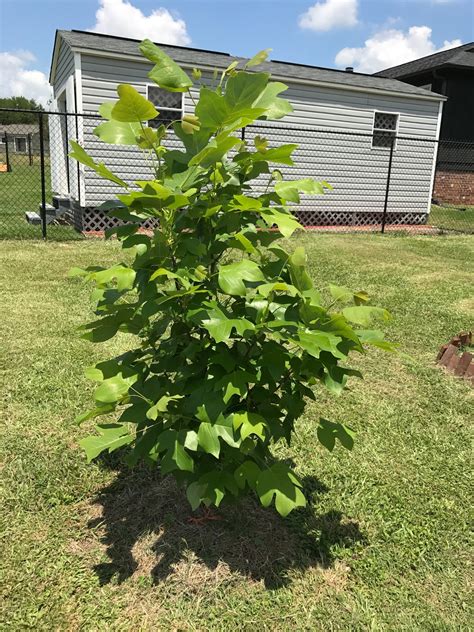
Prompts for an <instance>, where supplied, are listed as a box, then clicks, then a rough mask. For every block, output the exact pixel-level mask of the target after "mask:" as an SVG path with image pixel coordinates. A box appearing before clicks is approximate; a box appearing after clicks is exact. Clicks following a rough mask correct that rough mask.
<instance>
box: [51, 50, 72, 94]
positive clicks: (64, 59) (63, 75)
mask: <svg viewBox="0 0 474 632" xmlns="http://www.w3.org/2000/svg"><path fill="white" fill-rule="evenodd" d="M73 74H74V54H73V52H72V51H71V49H70V48H69V46H68V45H67V44H65V43H64V41H61V46H60V49H59V53H58V60H57V64H56V74H55V78H54V85H53V92H54V98H55V99H57V98H58V96H59V95H60V94H61V92H62V91H63V90H64V88H65V85H66V82H67V80H68V79H69V77H70V76H71V75H73Z"/></svg>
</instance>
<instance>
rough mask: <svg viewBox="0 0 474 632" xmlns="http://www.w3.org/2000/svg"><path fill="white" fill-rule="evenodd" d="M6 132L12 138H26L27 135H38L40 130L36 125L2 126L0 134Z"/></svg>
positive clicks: (10, 124)
mask: <svg viewBox="0 0 474 632" xmlns="http://www.w3.org/2000/svg"><path fill="white" fill-rule="evenodd" d="M5 132H6V133H7V134H10V135H11V136H24V135H26V134H38V132H39V128H38V125H37V124H36V123H9V124H8V125H3V124H0V134H4V133H5Z"/></svg>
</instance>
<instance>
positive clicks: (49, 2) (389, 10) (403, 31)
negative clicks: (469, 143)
mask: <svg viewBox="0 0 474 632" xmlns="http://www.w3.org/2000/svg"><path fill="white" fill-rule="evenodd" d="M98 10H99V11H100V12H99V13H97V12H98ZM0 11H1V13H0V29H1V30H0V96H8V93H12V92H15V91H17V92H18V91H19V90H22V91H23V92H24V93H29V94H27V96H36V97H38V98H43V99H44V94H45V90H47V88H46V82H45V78H44V75H45V74H46V75H47V73H48V70H49V64H50V59H51V51H52V45H53V39H54V32H55V30H56V29H57V28H63V29H72V28H76V29H83V30H87V29H94V28H95V29H96V30H97V31H100V32H109V33H111V34H118V35H127V36H128V37H138V38H140V37H142V36H144V35H146V36H148V37H150V36H152V37H151V38H152V39H154V40H155V41H163V42H169V43H180V44H190V45H192V46H195V47H198V48H209V49H214V50H223V51H226V52H230V53H233V54H236V55H243V56H249V55H252V54H253V53H254V52H255V51H257V50H260V49H262V48H267V47H271V48H273V52H272V53H271V57H272V58H273V59H279V60H287V61H295V62H300V63H307V64H314V65H319V66H328V67H344V66H346V65H353V66H355V67H356V69H358V70H360V71H363V72H374V71H376V70H379V69H381V68H384V67H388V66H391V65H395V64H398V63H402V62H404V61H407V60H408V59H410V58H411V59H413V58H416V57H420V56H423V55H426V54H430V53H432V52H435V51H436V50H438V49H440V48H442V47H443V46H447V47H449V46H453V45H459V44H460V43H465V42H468V41H472V40H474V0H319V1H317V2H312V1H311V0H285V1H283V0H178V1H175V2H171V1H169V2H168V1H166V0H80V1H78V0H0Z"/></svg>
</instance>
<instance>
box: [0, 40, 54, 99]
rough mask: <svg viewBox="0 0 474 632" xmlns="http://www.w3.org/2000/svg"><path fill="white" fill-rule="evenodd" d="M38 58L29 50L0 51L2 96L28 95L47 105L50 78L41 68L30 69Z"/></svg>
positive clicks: (0, 92) (0, 90)
mask: <svg viewBox="0 0 474 632" xmlns="http://www.w3.org/2000/svg"><path fill="white" fill-rule="evenodd" d="M35 60H36V58H35V56H34V55H33V53H30V51H27V50H19V51H15V52H3V53H0V77H1V79H0V96H1V97H20V96H21V97H27V98H28V99H35V100H36V101H39V102H40V103H41V104H42V105H46V104H47V102H48V99H49V98H50V97H51V89H50V87H49V84H48V78H47V77H46V75H45V74H44V72H41V71H39V70H29V69H28V66H29V65H30V64H31V63H32V62H34V61H35Z"/></svg>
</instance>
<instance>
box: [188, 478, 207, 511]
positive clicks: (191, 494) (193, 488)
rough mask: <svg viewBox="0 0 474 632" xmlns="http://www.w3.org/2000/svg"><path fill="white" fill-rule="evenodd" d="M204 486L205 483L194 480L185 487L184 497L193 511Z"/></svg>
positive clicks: (204, 489) (199, 502)
mask: <svg viewBox="0 0 474 632" xmlns="http://www.w3.org/2000/svg"><path fill="white" fill-rule="evenodd" d="M206 488H207V485H206V484H205V483H200V482H199V481H194V482H193V483H191V484H190V485H188V487H187V488H186V498H187V499H188V502H189V504H190V505H191V509H192V510H193V511H195V510H196V509H197V508H198V507H199V505H200V504H201V501H202V499H203V495H204V492H205V491H206Z"/></svg>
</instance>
